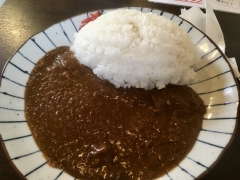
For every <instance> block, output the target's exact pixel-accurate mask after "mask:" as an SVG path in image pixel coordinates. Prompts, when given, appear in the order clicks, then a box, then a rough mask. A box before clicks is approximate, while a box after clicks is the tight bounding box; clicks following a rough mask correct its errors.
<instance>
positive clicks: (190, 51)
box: [71, 9, 200, 89]
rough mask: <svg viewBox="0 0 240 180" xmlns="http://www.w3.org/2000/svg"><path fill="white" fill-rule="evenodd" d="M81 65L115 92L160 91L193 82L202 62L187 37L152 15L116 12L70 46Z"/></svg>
mask: <svg viewBox="0 0 240 180" xmlns="http://www.w3.org/2000/svg"><path fill="white" fill-rule="evenodd" d="M71 50H72V51H74V53H75V56H76V57H77V59H78V60H79V61H80V63H82V64H84V65H86V66H89V67H91V68H92V69H93V72H94V73H95V74H96V75H97V76H98V77H100V78H102V79H106V80H108V81H110V82H111V83H113V84H114V85H115V86H116V87H120V86H122V87H124V88H126V87H136V88H145V89H152V88H154V87H157V88H159V89H161V88H163V87H165V85H167V84H185V83H187V82H188V81H189V80H191V79H193V78H194V76H195V72H194V71H193V69H192V68H191V66H192V65H193V64H195V63H196V62H198V61H199V60H200V56H199V54H198V52H197V49H196V48H195V46H194V45H193V43H192V42H191V40H190V38H189V36H188V34H187V33H186V32H184V31H183V30H182V29H181V28H180V27H179V26H178V25H176V24H174V23H173V22H172V21H170V20H168V19H166V18H164V17H161V16H159V15H155V14H153V13H142V12H139V11H136V10H127V9H119V10H115V11H111V12H108V13H106V14H104V15H102V16H100V17H99V18H97V19H96V20H94V21H92V22H90V23H88V24H87V25H86V26H84V27H83V28H82V29H81V30H80V31H79V32H78V33H76V34H75V41H74V43H73V45H72V46H71Z"/></svg>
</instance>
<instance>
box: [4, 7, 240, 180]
mask: <svg viewBox="0 0 240 180" xmlns="http://www.w3.org/2000/svg"><path fill="white" fill-rule="evenodd" d="M129 8H130V9H136V10H139V11H142V12H152V13H155V14H158V15H159V16H164V17H165V18H168V19H170V20H171V21H173V22H175V23H176V24H178V25H179V26H180V27H181V28H182V29H183V30H184V31H186V32H187V33H188V34H189V36H190V38H191V40H192V42H193V43H194V45H195V46H196V48H197V49H198V51H199V53H200V55H201V61H200V62H199V63H198V64H196V65H194V70H195V71H196V72H197V76H196V78H195V79H194V81H193V82H192V83H191V84H188V86H189V87H191V88H193V89H194V90H195V91H196V93H197V94H198V95H199V96H200V97H201V98H202V99H203V101H204V104H205V105H206V108H207V113H206V114H205V115H204V118H203V125H202V129H201V131H200V134H199V136H198V138H197V139H196V143H195V145H194V147H193V148H192V150H191V151H190V152H189V153H188V154H187V156H186V157H185V158H184V159H183V160H182V161H181V162H180V164H178V165H177V166H176V167H175V168H174V169H172V170H171V171H170V172H166V174H165V175H164V176H162V177H160V178H159V179H161V180H165V179H166V180H171V179H172V180H175V179H178V180H180V179H182V180H190V179H195V178H199V177H201V176H202V175H204V174H205V173H206V172H208V171H209V170H210V169H211V168H212V166H213V165H214V164H215V162H216V161H217V160H218V159H219V158H220V157H221V155H222V154H223V153H224V152H225V151H226V148H227V147H228V146H229V145H230V143H231V142H232V140H233V138H234V134H235V133H236V125H237V112H238V102H239V97H238V86H237V84H236V81H235V78H234V76H233V73H232V70H231V68H230V66H229V64H228V62H227V61H226V57H225V55H224V54H223V53H222V52H221V51H220V50H219V48H218V47H217V46H216V45H215V44H214V43H213V41H212V40H211V39H209V38H208V37H207V36H206V35H205V34H204V33H203V32H201V31H200V30H198V29H197V28H195V27H194V26H193V25H192V24H190V23H189V22H187V21H185V20H183V19H182V18H180V17H178V16H176V15H173V14H170V13H167V12H163V11H160V10H156V9H149V8H143V7H129ZM101 11H102V13H103V14H104V13H106V12H108V11H111V9H108V10H101ZM91 13H92V14H95V13H96V12H91ZM91 13H84V14H81V15H78V16H75V17H72V18H70V19H67V20H65V21H62V22H60V23H57V24H54V25H53V26H51V27H49V28H48V29H46V30H44V31H42V32H40V33H38V34H36V35H34V36H33V37H31V38H30V39H29V40H28V41H27V42H26V43H25V44H23V45H22V47H20V48H19V49H18V50H17V51H16V52H15V54H14V55H13V56H12V57H11V58H10V59H9V60H8V62H7V64H6V65H5V68H4V71H3V73H2V78H1V87H0V133H1V136H2V142H3V145H4V146H5V149H6V154H7V155H8V156H9V158H10V161H11V162H12V164H13V167H14V168H15V169H16V171H18V172H19V173H20V174H21V176H24V177H25V178H27V179H29V180H31V179H33V180H36V179H48V180H51V179H63V180H68V179H69V180H72V179H74V178H73V177H71V176H70V175H68V174H67V173H65V171H64V170H60V169H55V168H51V167H50V166H49V165H48V164H47V161H46V159H45V158H44V157H43V155H42V153H41V151H40V150H39V148H38V146H37V145H36V143H35V141H34V139H33V137H32V134H31V131H30V129H29V127H28V125H27V122H26V119H25V115H24V91H25V85H26V82H27V80H28V77H29V74H30V73H31V71H32V69H33V68H34V66H35V64H36V62H37V61H38V60H39V59H40V58H41V57H43V56H44V55H45V54H46V52H48V51H50V50H52V49H54V48H56V47H59V46H70V45H71V44H72V42H73V41H74V33H76V32H77V31H78V29H79V27H80V26H81V25H82V21H83V20H85V19H87V18H89V17H90V18H91V15H92V14H91Z"/></svg>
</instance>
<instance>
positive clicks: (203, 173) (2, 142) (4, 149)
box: [0, 6, 240, 179]
mask: <svg viewBox="0 0 240 180" xmlns="http://www.w3.org/2000/svg"><path fill="white" fill-rule="evenodd" d="M130 8H140V9H143V8H147V9H150V11H149V12H146V13H152V11H153V10H158V11H161V12H164V13H169V14H172V15H174V16H177V17H178V18H180V19H181V20H183V21H186V22H187V23H189V24H190V25H192V26H193V27H194V28H196V29H197V30H198V31H200V32H201V33H202V34H203V35H204V36H205V37H206V38H207V39H208V40H209V41H210V42H211V43H212V44H213V45H214V46H215V47H216V49H217V50H218V52H220V54H221V55H222V57H223V58H224V61H225V62H226V63H227V65H228V66H229V68H230V71H231V74H232V77H233V79H234V81H235V84H236V87H237V91H238V106H237V113H236V123H235V127H234V130H233V133H232V135H231V138H230V140H229V141H228V143H227V145H226V146H225V147H224V149H223V150H222V152H221V153H220V154H219V155H218V157H217V159H216V160H215V161H214V162H213V163H212V164H211V165H210V166H209V167H208V169H206V170H205V171H203V172H202V173H201V174H200V175H199V176H198V177H196V179H201V178H203V177H205V176H206V175H207V174H209V172H211V170H212V169H213V168H214V167H215V166H216V164H218V162H219V161H220V160H221V158H222V156H223V155H224V154H225V152H226V151H227V150H228V149H229V147H230V146H231V144H232V143H233V141H234V139H235V136H236V132H237V130H238V124H239V123H238V121H239V114H240V112H239V111H240V105H239V100H240V85H239V82H238V81H237V78H236V77H235V75H234V72H233V68H232V67H231V65H230V63H229V61H228V60H227V59H228V58H227V56H226V55H225V54H224V53H223V52H222V50H221V49H220V48H219V47H218V46H217V44H216V43H215V42H214V41H213V40H212V39H211V38H210V37H209V36H208V35H207V34H206V33H204V32H203V31H202V30H200V29H199V28H197V27H196V26H195V25H193V24H192V23H191V22H189V21H188V20H186V19H184V18H182V17H180V16H179V15H176V14H173V13H170V12H168V11H165V10H161V9H160V8H151V7H145V6H122V7H116V8H101V9H95V10H89V11H86V12H83V13H79V14H76V15H74V16H71V17H68V18H65V19H63V20H61V21H58V22H56V23H54V24H52V25H50V26H48V27H47V28H46V29H48V28H51V27H52V26H54V25H56V24H58V23H60V22H64V21H67V20H69V19H72V18H74V17H77V16H81V15H84V14H88V13H91V12H97V11H104V10H108V11H111V10H116V9H130ZM144 13H145V12H144ZM46 29H44V30H46ZM44 30H42V31H39V32H37V33H35V34H33V35H31V36H30V37H29V38H27V39H26V41H24V43H23V44H22V45H21V46H19V47H18V48H17V50H16V51H15V52H14V53H13V54H12V55H11V56H10V58H8V60H7V61H6V62H5V64H4V66H3V69H2V71H1V74H0V75H1V76H0V87H1V83H2V79H3V74H4V72H5V70H6V67H7V66H8V64H9V62H10V60H11V59H12V58H13V57H14V56H15V54H16V53H17V51H18V50H19V49H21V48H22V47H23V46H24V45H25V44H26V43H27V42H28V41H29V40H30V39H31V38H32V37H34V36H35V35H37V34H39V33H41V32H43V31H44ZM0 141H1V143H0V146H1V148H2V150H3V153H4V155H5V157H6V158H7V161H8V162H9V163H10V165H11V166H12V168H13V170H14V171H15V172H16V173H17V174H18V175H19V177H21V178H22V179H27V178H26V177H25V176H24V175H23V174H22V173H21V171H20V170H19V169H18V168H17V167H16V166H15V164H14V163H13V161H12V160H11V158H10V156H9V153H8V151H7V148H6V146H5V143H4V141H3V138H2V136H1V132H0ZM190 151H191V150H190ZM190 151H189V152H190ZM184 159H185V158H183V159H182V160H181V161H183V160H184ZM181 161H180V162H181ZM173 169H174V168H172V169H171V170H170V171H169V172H171V171H172V170H173ZM161 177H162V176H161ZM161 177H159V178H161Z"/></svg>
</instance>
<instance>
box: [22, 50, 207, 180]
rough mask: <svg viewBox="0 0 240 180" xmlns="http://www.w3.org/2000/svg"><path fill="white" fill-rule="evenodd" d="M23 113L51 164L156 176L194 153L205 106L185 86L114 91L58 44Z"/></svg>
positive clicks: (82, 172)
mask: <svg viewBox="0 0 240 180" xmlns="http://www.w3.org/2000/svg"><path fill="white" fill-rule="evenodd" d="M25 112H26V118H27V122H28V124H29V126H30V129H31V131H32V132H33V136H34V138H35V141H36V143H37V144H38V146H39V148H40V150H41V151H42V152H43V153H44V156H45V157H46V159H47V160H48V162H49V164H50V165H51V166H53V167H57V168H64V170H65V171H66V172H68V173H69V174H71V175H72V176H74V177H75V178H79V179H137V178H139V179H153V178H157V177H160V176H161V175H163V174H165V173H166V172H167V171H169V170H171V169H172V168H173V167H175V166H176V165H177V164H178V163H179V162H180V161H181V160H182V159H183V158H184V157H185V156H186V154H187V153H188V152H189V151H190V150H191V148H192V146H193V145H194V143H195V141H196V138H197V136H198V134H199V131H200V129H201V126H202V118H203V115H204V113H205V106H204V104H203V101H202V100H201V99H200V98H199V97H198V95H197V94H196V93H195V92H194V91H193V90H192V89H191V88H189V87H187V86H174V85H169V86H167V87H166V88H164V89H161V90H157V89H153V90H149V91H146V90H144V89H136V88H130V89H123V88H115V87H114V86H113V85H112V84H110V83H109V82H107V81H104V80H101V79H99V78H98V77H97V76H96V75H94V74H93V72H92V70H91V69H90V68H88V67H86V66H83V65H81V64H79V62H78V61H77V60H76V58H75V57H74V54H73V53H72V52H71V51H70V50H69V48H68V47H59V48H57V49H55V50H52V51H50V52H49V53H47V54H46V56H44V57H43V58H42V59H41V60H40V61H39V62H38V63H37V64H36V66H35V68H34V69H33V71H32V73H31V75H30V77H29V81H28V83H27V86H26V92H25Z"/></svg>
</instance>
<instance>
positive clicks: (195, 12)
mask: <svg viewBox="0 0 240 180" xmlns="http://www.w3.org/2000/svg"><path fill="white" fill-rule="evenodd" d="M205 8H206V14H204V13H203V12H202V11H201V10H200V9H199V8H198V7H197V6H193V7H192V8H190V9H189V10H186V9H181V15H180V17H182V18H184V19H186V20H187V21H189V22H191V23H192V24H193V25H195V26H196V27H198V28H199V29H200V30H201V31H203V32H204V33H206V34H207V35H208V36H209V37H210V38H211V39H212V40H213V41H214V42H215V43H216V44H217V45H218V47H219V48H220V49H221V50H222V52H223V53H225V47H226V46H225V41H224V36H223V32H222V29H221V27H220V25H219V23H218V20H217V18H216V16H215V14H214V11H213V9H212V7H211V5H210V4H209V3H208V2H207V1H205ZM228 61H229V63H230V65H231V67H232V69H233V71H234V74H235V76H236V78H238V79H239V78H240V73H239V71H238V66H237V63H236V59H235V58H228Z"/></svg>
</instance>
